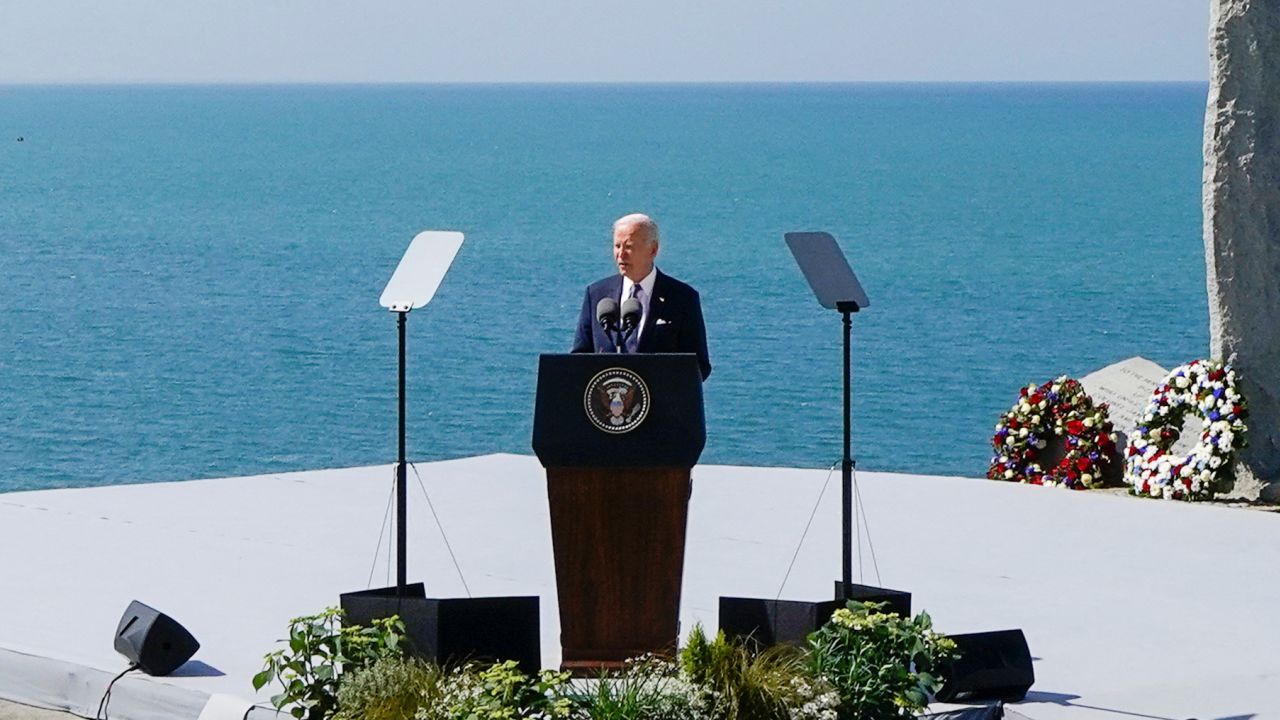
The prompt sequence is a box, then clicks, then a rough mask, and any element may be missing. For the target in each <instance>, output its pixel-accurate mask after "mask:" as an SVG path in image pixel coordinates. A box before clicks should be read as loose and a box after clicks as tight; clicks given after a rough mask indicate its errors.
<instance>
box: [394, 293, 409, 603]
mask: <svg viewBox="0 0 1280 720" xmlns="http://www.w3.org/2000/svg"><path fill="white" fill-rule="evenodd" d="M408 317H409V313H408V311H404V312H397V313H396V325H397V326H399V329H400V454H399V459H398V460H397V461H396V597H404V594H405V586H406V585H408V580H407V570H406V562H405V556H406V555H407V554H408V547H409V543H408V539H407V538H408V534H407V533H406V532H405V522H406V520H407V519H408V516H409V513H408V499H409V498H408V491H407V486H408V472H407V467H406V463H405V456H404V454H405V453H404V426H405V412H404V345H405V342H404V334H405V332H404V328H405V320H406V319H407V318H408Z"/></svg>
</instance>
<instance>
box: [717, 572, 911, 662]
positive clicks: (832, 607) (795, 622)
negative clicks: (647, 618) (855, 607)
mask: <svg viewBox="0 0 1280 720" xmlns="http://www.w3.org/2000/svg"><path fill="white" fill-rule="evenodd" d="M835 596H836V598H837V599H836V600H826V601H822V602H809V601H805V600H769V599H765V598H740V597H721V598H720V629H721V630H723V631H724V634H725V635H726V636H727V637H730V638H740V639H741V638H748V637H749V638H751V639H752V640H753V641H755V642H756V643H758V644H759V645H761V646H764V647H768V646H771V645H797V646H799V645H803V644H804V643H805V640H806V639H807V638H808V636H809V633H811V632H813V631H815V630H817V629H818V628H820V627H822V626H823V625H825V624H826V622H827V621H828V620H830V619H831V614H832V613H834V612H835V611H836V610H837V609H839V608H842V607H844V606H845V602H846V600H858V601H861V602H878V603H885V612H890V613H897V614H898V615H901V616H903V617H911V593H909V592H903V591H901V590H889V589H887V588H880V587H874V586H871V585H856V584H855V585H850V586H849V591H848V593H846V592H845V591H844V583H842V582H840V581H839V580H837V581H836V583H835Z"/></svg>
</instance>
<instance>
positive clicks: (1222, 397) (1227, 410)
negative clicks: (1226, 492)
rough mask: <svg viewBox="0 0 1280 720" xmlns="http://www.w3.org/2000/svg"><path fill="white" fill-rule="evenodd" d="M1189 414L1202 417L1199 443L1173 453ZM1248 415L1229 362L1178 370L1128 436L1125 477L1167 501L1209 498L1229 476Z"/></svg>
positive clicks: (1134, 489)
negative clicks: (1182, 452)
mask: <svg viewBox="0 0 1280 720" xmlns="http://www.w3.org/2000/svg"><path fill="white" fill-rule="evenodd" d="M1190 413H1196V414H1198V415H1199V416H1200V418H1201V420H1202V425H1201V428H1200V442H1199V443H1197V444H1196V446H1195V448H1194V449H1193V450H1192V451H1191V452H1190V453H1188V454H1187V455H1185V456H1181V455H1175V454H1170V452H1169V451H1170V449H1171V448H1172V447H1173V444H1174V442H1176V441H1177V439H1178V435H1179V432H1180V430H1181V428H1182V423H1183V421H1184V420H1185V419H1186V417H1187V415H1188V414H1190ZM1247 415H1248V406H1247V405H1246V404H1245V400H1244V397H1243V396H1241V395H1240V390H1239V388H1238V387H1237V385H1236V373H1235V371H1234V370H1232V369H1231V366H1230V365H1226V366H1224V365H1222V364H1220V363H1217V362H1214V361H1212V360H1196V361H1195V362H1192V363H1189V364H1187V365H1183V366H1181V367H1178V368H1175V369H1174V370H1173V372H1171V373H1169V376H1168V377H1167V378H1165V381H1164V383H1163V384H1161V385H1160V386H1159V387H1157V388H1156V390H1155V392H1154V393H1153V394H1152V396H1151V400H1150V401H1148V402H1147V407H1146V409H1144V410H1143V411H1142V415H1141V416H1139V417H1138V426H1137V428H1136V429H1135V430H1134V431H1133V432H1132V433H1131V434H1130V435H1129V449H1128V450H1127V451H1126V460H1125V478H1124V479H1125V482H1126V483H1127V484H1128V485H1129V486H1130V491H1131V492H1133V493H1134V494H1135V495H1142V496H1146V497H1158V498H1165V499H1169V500H1204V499H1211V498H1212V497H1213V495H1214V493H1215V492H1216V491H1218V490H1219V488H1220V485H1221V484H1222V483H1223V482H1224V481H1225V480H1226V479H1228V478H1229V477H1230V475H1231V472H1232V463H1233V461H1234V460H1235V453H1236V451H1237V450H1239V449H1240V448H1243V447H1244V446H1245V445H1246V442H1245V424H1244V419H1245V417H1246V416H1247Z"/></svg>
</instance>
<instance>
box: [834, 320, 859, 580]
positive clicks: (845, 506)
mask: <svg viewBox="0 0 1280 720" xmlns="http://www.w3.org/2000/svg"><path fill="white" fill-rule="evenodd" d="M836 309H837V310H839V311H840V315H841V316H842V318H843V320H844V458H843V459H842V461H841V466H840V467H841V479H842V493H841V497H842V499H843V503H842V504H841V508H840V515H841V520H842V521H843V525H844V528H843V529H844V554H843V567H842V572H841V579H842V580H843V581H844V592H845V598H844V599H847V598H848V596H849V592H850V588H852V587H853V454H852V451H851V445H852V416H853V405H852V402H851V398H852V395H853V372H852V366H851V364H850V362H849V336H850V334H851V332H852V328H853V320H852V318H851V317H850V315H852V314H853V313H855V312H857V311H858V306H857V304H856V303H851V302H841V303H836Z"/></svg>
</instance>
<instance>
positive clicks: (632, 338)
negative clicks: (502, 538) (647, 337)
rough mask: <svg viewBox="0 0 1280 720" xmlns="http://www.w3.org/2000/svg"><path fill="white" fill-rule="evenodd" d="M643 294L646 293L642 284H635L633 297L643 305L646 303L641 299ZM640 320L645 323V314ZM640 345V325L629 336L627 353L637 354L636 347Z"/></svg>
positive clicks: (632, 289)
mask: <svg viewBox="0 0 1280 720" xmlns="http://www.w3.org/2000/svg"><path fill="white" fill-rule="evenodd" d="M643 293H644V290H643V289H642V288H641V287H640V283H636V284H634V285H632V286H631V297H633V298H635V299H636V300H638V301H640V302H641V303H643V302H644V300H643V299H641V295H642V294H643ZM641 307H643V305H641ZM640 319H641V321H643V320H644V314H643V313H641V315H640ZM639 344H640V326H639V325H636V329H635V330H632V331H631V334H630V335H629V336H627V342H626V348H627V352H628V353H630V354H635V351H636V347H637V346H638V345H639Z"/></svg>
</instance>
